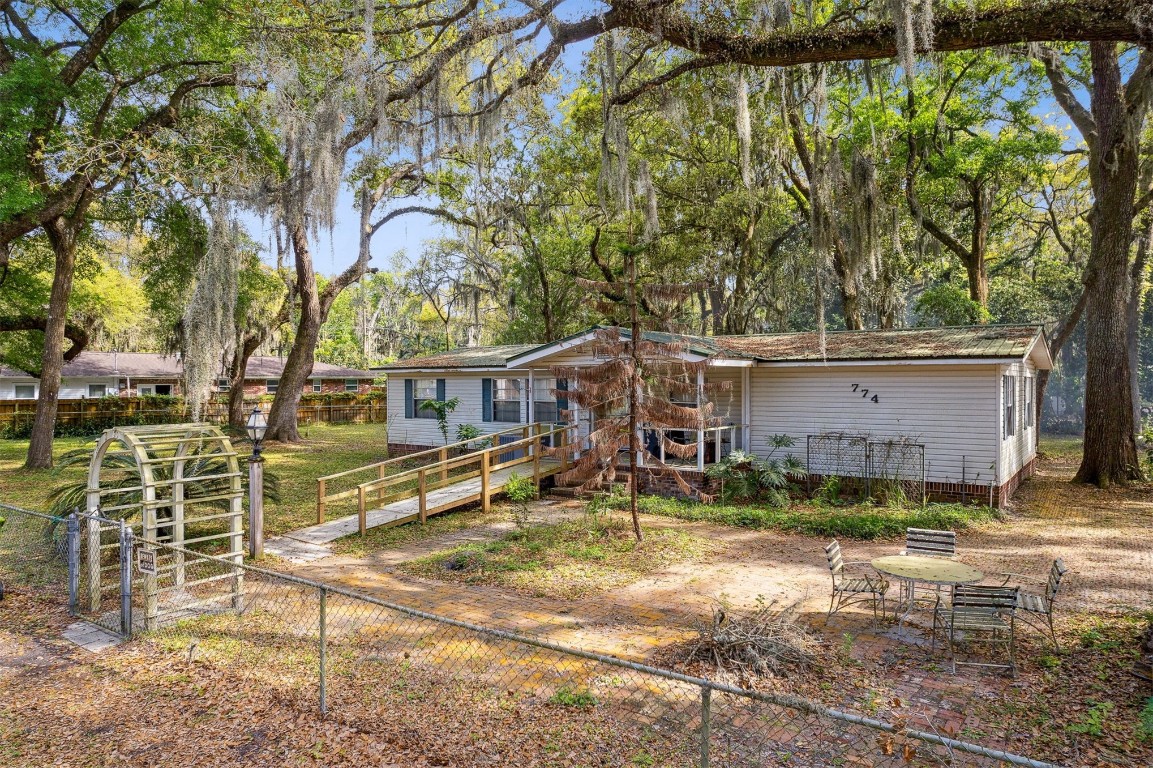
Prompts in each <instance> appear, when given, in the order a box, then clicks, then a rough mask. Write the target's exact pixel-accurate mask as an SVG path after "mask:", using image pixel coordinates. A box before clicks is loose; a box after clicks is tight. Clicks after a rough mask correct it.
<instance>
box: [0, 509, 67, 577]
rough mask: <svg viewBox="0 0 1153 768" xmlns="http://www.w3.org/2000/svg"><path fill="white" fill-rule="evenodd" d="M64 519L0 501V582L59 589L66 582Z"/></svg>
mask: <svg viewBox="0 0 1153 768" xmlns="http://www.w3.org/2000/svg"><path fill="white" fill-rule="evenodd" d="M67 549H68V540H67V536H66V533H65V520H64V519H63V518H60V517H53V516H52V515H46V514H42V513H40V512H33V511H31V510H27V509H21V508H20V507H13V506H11V505H8V504H0V584H3V588H5V589H8V588H11V587H13V586H16V585H20V586H23V587H29V588H33V589H40V588H44V589H53V588H55V589H63V588H65V587H66V585H67V583H68V560H67V557H68V552H67Z"/></svg>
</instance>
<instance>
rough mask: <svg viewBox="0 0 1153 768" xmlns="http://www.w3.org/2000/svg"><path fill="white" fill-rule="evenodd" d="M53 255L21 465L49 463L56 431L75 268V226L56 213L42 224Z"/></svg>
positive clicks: (35, 466)
mask: <svg viewBox="0 0 1153 768" xmlns="http://www.w3.org/2000/svg"><path fill="white" fill-rule="evenodd" d="M44 231H45V233H46V234H47V235H48V240H49V242H50V243H51V244H52V251H53V252H54V253H55V255H56V263H55V271H54V272H53V274H52V292H51V294H50V296H49V299H48V322H47V323H45V325H44V353H43V355H42V356H41V362H40V394H39V397H38V398H37V399H36V417H35V420H34V421H33V422H32V436H31V440H30V441H29V443H28V456H27V458H26V459H25V461H24V467H25V469H48V468H50V467H51V466H52V439H53V437H54V435H55V432H56V406H57V401H58V399H59V397H60V374H61V371H62V370H63V368H64V326H65V324H66V323H67V321H68V302H69V300H70V299H71V298H72V277H73V273H74V272H75V269H76V228H75V226H74V225H73V224H72V222H70V221H69V220H68V219H65V218H64V217H60V218H57V219H54V220H52V221H51V222H49V223H48V224H47V225H46V226H45V227H44Z"/></svg>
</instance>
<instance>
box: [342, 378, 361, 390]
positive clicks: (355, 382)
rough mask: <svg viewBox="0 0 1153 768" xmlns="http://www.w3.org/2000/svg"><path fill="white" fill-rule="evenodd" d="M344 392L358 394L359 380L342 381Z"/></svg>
mask: <svg viewBox="0 0 1153 768" xmlns="http://www.w3.org/2000/svg"><path fill="white" fill-rule="evenodd" d="M350 384H351V385H352V386H351V387H350V386H349V385H350ZM344 391H345V392H359V391H360V379H345V380H344Z"/></svg>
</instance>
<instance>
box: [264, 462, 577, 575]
mask: <svg viewBox="0 0 1153 768" xmlns="http://www.w3.org/2000/svg"><path fill="white" fill-rule="evenodd" d="M559 468H560V462H558V461H556V460H555V459H542V460H541V463H540V474H541V477H547V476H548V475H551V474H554V473H555V472H556V471H557V470H558V469H559ZM526 470H527V472H526ZM513 473H516V474H519V475H520V476H521V477H524V476H525V475H526V474H528V475H529V476H531V475H532V465H531V464H528V465H525V464H522V465H520V466H516V467H506V468H505V469H499V470H497V471H495V472H493V473H492V474H490V475H489V498H491V497H492V496H495V495H496V494H498V493H500V492H501V491H503V490H504V487H505V485H506V484H508V479H509V478H510V477H511V476H512V475H513ZM480 496H481V491H480V478H479V477H474V478H470V479H468V480H462V481H461V482H459V483H453V484H452V485H447V486H445V487H443V488H437V489H435V490H432V491H429V492H428V493H427V494H426V495H425V509H426V510H427V515H428V516H429V517H431V516H432V515H438V514H441V513H442V512H450V511H452V510H454V509H457V508H458V507H462V506H464V505H465V504H471V503H473V502H475V501H478V500H480ZM419 519H420V499H419V498H418V497H416V496H413V497H412V498H410V499H402V500H400V501H394V502H392V503H391V504H386V505H385V506H383V507H381V508H379V509H370V510H368V511H367V512H366V513H365V527H366V528H378V527H380V526H382V525H403V524H404V523H410V522H414V521H416V520H419ZM359 530H360V527H359V516H358V515H348V516H347V517H338V518H336V519H334V520H327V521H325V522H323V523H319V524H317V525H310V526H309V527H307V528H301V529H299V530H296V531H291V532H289V533H286V534H284V535H283V536H275V537H273V538H271V539H268V540H267V541H266V542H265V543H264V551H265V553H267V554H270V555H275V556H276V557H282V558H284V559H286V560H288V561H290V562H294V563H308V562H312V561H314V560H320V559H321V558H324V557H328V556H329V555H331V554H332V549H331V548H330V547H329V546H328V544H330V543H332V542H333V541H336V540H337V539H341V538H344V537H345V536H351V535H352V534H354V533H357V532H358V531H359Z"/></svg>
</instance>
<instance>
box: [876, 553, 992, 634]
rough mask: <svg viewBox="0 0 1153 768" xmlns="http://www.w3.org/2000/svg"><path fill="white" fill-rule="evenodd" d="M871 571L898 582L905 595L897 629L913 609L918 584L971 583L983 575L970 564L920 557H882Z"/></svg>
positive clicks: (941, 558) (940, 558)
mask: <svg viewBox="0 0 1153 768" xmlns="http://www.w3.org/2000/svg"><path fill="white" fill-rule="evenodd" d="M872 565H873V568H875V569H876V570H877V572H879V573H883V574H885V575H886V576H892V577H893V578H894V579H896V580H898V581H900V582H901V591H902V592H904V593H907V594H908V604H907V606H906V607H905V612H904V613H903V614H901V616H900V617H899V618H898V620H897V628H898V629H900V628H901V627H902V626H903V625H904V623H905V619H907V618H909V614H910V613H911V612H912V610H913V605H914V604H915V602H916V601H915V598H916V590H917V584H918V582H919V583H921V584H933V585H935V586H937V587H941V586H956V585H958V584H975V583H976V582H978V581H980V580H981V579H983V578H985V574H983V573H981V572H980V571H978V570H977V569H976V568H974V567H973V566H971V565H965V564H964V563H962V562H960V561H958V560H952V559H947V558H943V557H923V556H921V555H886V556H885V557H878V558H877V559H876V560H874V561H873V563H872Z"/></svg>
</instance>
